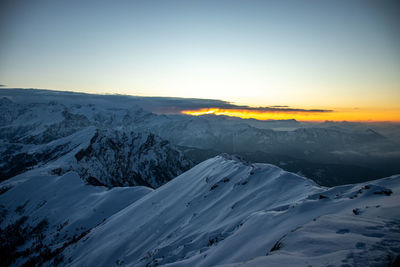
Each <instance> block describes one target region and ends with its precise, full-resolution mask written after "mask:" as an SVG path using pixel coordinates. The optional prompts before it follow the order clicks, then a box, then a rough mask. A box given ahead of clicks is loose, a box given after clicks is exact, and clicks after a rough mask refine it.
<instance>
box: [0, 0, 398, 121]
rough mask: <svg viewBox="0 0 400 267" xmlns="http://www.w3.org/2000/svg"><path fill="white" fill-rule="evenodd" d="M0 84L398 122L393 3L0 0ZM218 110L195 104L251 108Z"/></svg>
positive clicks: (238, 113)
mask: <svg viewBox="0 0 400 267" xmlns="http://www.w3.org/2000/svg"><path fill="white" fill-rule="evenodd" d="M0 84H2V85H4V87H9V88H44V89H57V90H71V91H79V92H89V93H100V94H114V93H117V94H129V95H139V96H169V97H186V98H206V99H220V100H224V101H228V102H230V103H233V104H235V105H239V106H249V107H271V106H289V107H290V108H293V109H304V110H306V109H321V110H329V112H321V113H318V114H317V113H315V112H311V113H307V112H305V113H304V114H302V117H301V118H302V119H304V120H324V119H329V120H359V121H363V120H390V121H400V4H399V2H398V1H385V0H382V1H372V0H337V1H320V0H315V1H311V0H310V1H308V0H304V1H299V0H296V1H294V0H293V1H289V0H282V1H253V0H249V1H242V0H241V1H239V0H237V1H235V0H232V1H218V0H216V1H168V0H163V1H122V0H121V1H90V0H88V1H76V0H70V1H54V0H51V1H50V0H47V1H43V0H37V1H29V0H12V1H8V0H2V1H0ZM215 108H217V107H212V106H210V107H208V108H207V109H206V110H202V112H205V113H210V112H211V113H214V114H218V112H220V113H221V112H222V113H221V114H225V115H229V114H233V113H234V112H236V113H235V114H236V115H235V116H242V117H243V116H244V115H243V114H245V113H246V112H247V113H246V114H251V110H246V109H235V110H236V111H232V110H228V111H226V110H223V111H221V110H215ZM238 110H239V111H238ZM190 112H192V113H193V112H199V110H188V113H190ZM253 113H254V112H253ZM311 115H312V116H311ZM255 116H256V114H253V115H251V117H255ZM299 116H300V113H299V112H297V113H296V112H287V111H286V112H283V111H282V112H280V113H279V112H274V113H271V112H264V113H263V116H262V117H260V118H262V119H268V118H277V119H282V118H300V117H299ZM304 116H305V117H304ZM307 118H308V119H307Z"/></svg>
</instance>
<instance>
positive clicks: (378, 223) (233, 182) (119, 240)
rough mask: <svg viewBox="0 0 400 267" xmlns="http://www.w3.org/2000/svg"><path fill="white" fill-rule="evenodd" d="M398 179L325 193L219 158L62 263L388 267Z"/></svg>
mask: <svg viewBox="0 0 400 267" xmlns="http://www.w3.org/2000/svg"><path fill="white" fill-rule="evenodd" d="M399 192H400V176H393V177H389V178H385V179H381V180H376V181H371V182H369V183H368V184H356V185H346V186H339V187H333V188H324V187H320V186H318V185H316V184H315V183H314V182H312V181H311V180H309V179H307V178H304V177H301V176H298V175H295V174H292V173H288V172H285V171H283V170H282V169H280V168H278V167H275V166H273V165H268V164H250V163H247V162H244V161H243V160H241V159H238V158H236V157H231V156H228V155H221V156H218V157H215V158H212V159H209V160H207V161H205V162H203V163H201V164H199V165H197V166H196V167H194V168H192V169H191V170H189V171H187V172H185V173H184V174H182V175H180V176H179V177H177V178H175V179H174V180H172V181H171V182H169V183H167V184H165V185H164V186H161V187H159V188H157V189H156V190H154V191H152V192H150V193H148V194H147V195H145V196H144V197H142V198H141V199H139V200H138V201H136V202H134V203H132V204H131V205H130V206H129V207H126V208H125V209H123V210H121V211H119V212H118V213H116V214H115V215H114V216H112V217H111V218H110V219H109V220H107V221H106V222H105V223H104V224H102V225H99V226H98V227H96V228H94V229H93V230H92V231H91V232H90V233H88V235H87V236H86V238H85V240H84V241H83V240H81V241H79V242H77V243H76V244H74V245H72V246H69V247H67V248H66V249H65V250H64V251H63V253H64V256H65V258H66V259H70V262H69V264H70V265H71V266H94V265H95V266H114V265H122V266H155V265H162V266H214V265H219V264H222V265H223V264H227V265H229V264H233V265H232V266H236V265H237V264H239V265H244V266H278V265H279V266H284V265H293V264H295V265H296V266H308V265H312V266H327V265H330V264H331V265H334V266H338V265H341V264H350V265H358V264H363V265H364V264H366V265H376V266H387V265H388V264H391V263H393V262H394V261H395V259H396V257H398V255H399V253H400V251H399V247H400V219H399V218H400V193H399Z"/></svg>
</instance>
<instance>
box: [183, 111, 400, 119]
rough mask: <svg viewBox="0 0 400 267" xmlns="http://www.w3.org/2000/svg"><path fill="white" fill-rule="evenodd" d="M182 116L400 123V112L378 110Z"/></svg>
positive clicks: (220, 113)
mask: <svg viewBox="0 0 400 267" xmlns="http://www.w3.org/2000/svg"><path fill="white" fill-rule="evenodd" d="M181 113H182V114H186V115H192V116H201V115H207V114H214V115H225V116H230V117H239V118H242V119H257V120H288V119H295V120H298V121H314V122H321V121H326V120H329V121H358V122H382V121H391V122H400V110H376V109H339V110H335V111H332V112H322V111H321V112H316V111H313V112H310V111H295V110H293V111H291V110H279V109H277V110H271V111H270V110H268V111H265V110H253V109H221V108H203V109H197V110H183V111H181Z"/></svg>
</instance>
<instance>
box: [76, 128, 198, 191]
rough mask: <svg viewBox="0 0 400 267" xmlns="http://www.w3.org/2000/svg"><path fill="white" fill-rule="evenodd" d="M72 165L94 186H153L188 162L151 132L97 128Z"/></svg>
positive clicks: (186, 166)
mask: <svg viewBox="0 0 400 267" xmlns="http://www.w3.org/2000/svg"><path fill="white" fill-rule="evenodd" d="M75 158H76V161H77V164H76V165H75V166H74V167H73V168H74V169H75V170H76V171H77V172H78V173H79V174H80V176H81V177H82V178H83V179H85V180H86V181H87V182H88V183H90V184H94V185H98V184H100V185H106V186H108V187H113V186H135V185H143V186H148V187H152V188H157V187H159V186H161V185H163V184H165V183H166V182H168V181H170V180H171V179H173V178H174V177H176V176H178V175H180V174H181V173H182V172H184V171H186V170H188V169H189V168H190V167H191V166H192V164H191V162H190V161H188V160H186V159H185V158H184V156H183V153H182V152H180V151H179V150H177V149H176V148H174V147H173V146H172V145H171V144H169V142H168V141H165V140H162V139H161V138H159V137H157V136H155V135H154V134H152V133H134V132H130V131H117V130H98V131H97V132H96V133H95V135H94V136H93V138H92V139H91V140H90V144H89V146H88V147H87V148H85V149H82V150H80V151H79V152H78V153H76V154H75Z"/></svg>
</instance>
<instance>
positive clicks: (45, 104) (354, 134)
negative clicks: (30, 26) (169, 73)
mask: <svg viewBox="0 0 400 267" xmlns="http://www.w3.org/2000/svg"><path fill="white" fill-rule="evenodd" d="M210 101H211V100H210ZM153 102H154V103H153ZM186 102H187V103H186ZM192 102H195V100H193V99H181V100H179V99H171V98H165V99H163V98H146V97H142V98H140V97H131V96H121V95H90V94H81V93H72V92H59V91H49V90H17V89H1V90H0V113H1V115H0V142H1V144H2V146H1V148H0V157H2V158H8V157H10V155H11V156H13V155H14V156H15V155H16V154H18V153H19V151H21V150H24V148H25V147H27V146H32V145H40V144H48V143H49V142H52V141H55V140H58V139H62V138H65V137H68V136H70V135H72V134H75V133H77V132H79V131H82V130H84V129H88V128H90V127H95V128H97V129H100V130H101V129H113V130H115V129H118V130H122V131H125V132H126V133H129V132H135V133H137V134H139V133H146V134H147V133H149V132H150V133H152V134H154V135H156V136H159V137H161V138H162V139H164V140H168V141H169V142H170V143H171V145H174V146H178V147H179V149H180V150H182V151H183V152H184V153H185V155H186V156H187V157H189V158H190V159H191V160H192V161H194V162H196V163H199V162H201V161H203V160H205V159H207V158H210V157H212V156H215V155H218V154H220V153H222V152H227V153H234V154H240V155H241V156H243V157H246V159H249V160H251V161H256V162H267V163H273V164H277V165H279V166H281V167H282V168H285V169H286V170H289V171H293V172H299V173H302V174H304V175H307V176H309V177H310V178H312V179H314V180H315V181H317V182H318V183H319V184H322V185H329V186H332V185H338V184H345V183H348V182H349V181H350V182H360V181H365V180H371V179H376V178H380V177H385V176H389V175H392V174H395V173H398V172H400V169H399V167H398V166H400V165H399V164H398V163H399V162H400V156H399V153H398V151H400V144H398V143H396V142H395V141H393V140H392V139H388V138H386V137H385V136H383V135H382V134H381V133H379V132H377V131H375V130H373V129H371V128H370V127H369V126H368V127H367V126H365V125H355V126H354V125H353V124H352V125H350V126H349V125H347V124H334V123H323V124H305V123H300V122H296V121H294V120H289V121H257V120H251V119H250V120H244V119H240V118H231V117H224V116H214V115H206V116H200V117H194V116H187V115H173V114H167V115H165V114H158V115H157V114H154V113H151V112H149V111H146V110H144V109H143V108H146V109H151V110H156V111H157V110H158V109H157V108H156V107H157V105H161V106H162V105H167V106H169V107H170V108H171V107H172V105H174V104H179V105H186V106H188V108H189V107H190V103H192ZM185 103H186V104H185ZM396 129H397V128H396ZM392 135H393V134H392ZM399 135H400V134H399ZM25 150H26V149H25ZM54 152H55V151H54ZM28 158H29V157H28ZM47 158H48V157H47ZM25 161H28V160H25ZM33 161H34V160H33ZM125 161H126V160H125ZM0 168H1V167H0ZM17 169H18V168H17ZM2 172H3V173H4V171H2ZM16 173H18V172H13V173H11V174H10V175H11V176H12V175H15V174H16ZM10 175H9V177H11V176H10ZM109 182H110V181H109ZM132 184H143V183H132ZM109 185H110V184H109Z"/></svg>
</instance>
